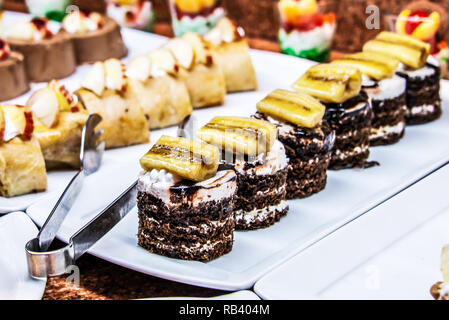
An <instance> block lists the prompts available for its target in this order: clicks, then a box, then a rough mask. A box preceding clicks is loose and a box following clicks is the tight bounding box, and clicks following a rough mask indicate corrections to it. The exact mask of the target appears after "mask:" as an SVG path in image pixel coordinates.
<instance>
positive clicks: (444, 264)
mask: <svg viewBox="0 0 449 320" xmlns="http://www.w3.org/2000/svg"><path fill="white" fill-rule="evenodd" d="M441 272H442V273H443V279H444V282H446V283H449V245H448V246H445V247H444V248H443V251H442V252H441Z"/></svg>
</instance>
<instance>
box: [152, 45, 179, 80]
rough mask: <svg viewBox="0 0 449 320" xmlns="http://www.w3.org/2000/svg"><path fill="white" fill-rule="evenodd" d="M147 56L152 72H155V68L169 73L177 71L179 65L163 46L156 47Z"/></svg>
mask: <svg viewBox="0 0 449 320" xmlns="http://www.w3.org/2000/svg"><path fill="white" fill-rule="evenodd" d="M148 56H149V58H150V60H151V63H152V65H153V71H154V72H153V74H156V73H157V69H160V70H163V71H165V72H167V73H170V74H176V73H178V71H179V66H178V64H177V63H176V60H175V57H174V56H173V54H172V53H171V51H170V50H168V49H165V48H161V49H157V50H154V51H152V52H150V53H149V55H148Z"/></svg>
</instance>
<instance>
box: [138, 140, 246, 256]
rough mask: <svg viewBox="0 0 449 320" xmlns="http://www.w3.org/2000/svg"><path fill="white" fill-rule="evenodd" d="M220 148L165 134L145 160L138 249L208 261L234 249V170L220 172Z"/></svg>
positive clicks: (140, 181)
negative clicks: (139, 247) (218, 169)
mask: <svg viewBox="0 0 449 320" xmlns="http://www.w3.org/2000/svg"><path fill="white" fill-rule="evenodd" d="M219 156H220V155H219V150H218V148H217V147H215V146H212V145H207V144H205V143H201V142H197V141H193V140H188V139H184V138H172V137H167V136H163V137H162V138H161V139H160V140H159V141H158V142H157V143H156V145H155V146H154V147H153V148H152V149H151V150H150V151H149V152H148V153H147V154H146V155H145V156H144V157H143V158H142V159H141V161H140V162H141V165H142V167H143V169H144V172H143V173H142V174H141V175H140V177H139V181H138V190H139V193H138V210H139V230H138V243H139V246H141V247H143V248H145V249H146V250H148V251H150V252H153V253H156V254H160V255H164V256H167V257H172V258H177V259H184V260H198V261H210V260H213V259H216V258H218V257H220V256H222V255H224V254H226V253H229V252H230V251H231V249H232V245H233V239H234V226H235V221H234V215H233V203H234V197H235V194H236V191H237V182H236V175H235V173H234V172H233V171H232V170H224V171H218V172H217V168H218V162H219Z"/></svg>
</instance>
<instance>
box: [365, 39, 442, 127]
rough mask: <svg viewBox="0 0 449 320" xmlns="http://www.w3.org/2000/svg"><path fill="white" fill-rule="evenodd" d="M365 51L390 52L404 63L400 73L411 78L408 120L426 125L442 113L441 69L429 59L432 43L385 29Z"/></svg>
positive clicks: (408, 78) (407, 91)
mask: <svg viewBox="0 0 449 320" xmlns="http://www.w3.org/2000/svg"><path fill="white" fill-rule="evenodd" d="M363 51H365V52H376V53H383V54H386V55H389V56H391V57H393V58H395V59H397V60H399V61H400V62H401V65H400V66H399V68H398V70H397V74H398V75H399V76H401V77H403V78H405V79H406V81H407V89H406V97H407V123H408V124H422V123H427V122H430V121H434V120H436V119H438V118H439V117H440V116H441V113H442V110H441V98H440V68H439V66H438V62H437V61H435V62H433V60H434V59H429V54H430V45H429V44H428V43H425V42H422V41H420V40H417V39H415V38H413V37H411V36H406V35H400V34H396V33H391V32H381V33H380V34H379V35H378V36H377V37H376V38H375V39H374V40H371V41H368V42H367V43H366V44H365V45H364V47H363Z"/></svg>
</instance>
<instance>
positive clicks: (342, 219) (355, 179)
mask: <svg viewBox="0 0 449 320" xmlns="http://www.w3.org/2000/svg"><path fill="white" fill-rule="evenodd" d="M256 56H257V54H256ZM272 59H273V60H274V59H275V58H274V57H273V58H272ZM255 62H256V66H257V68H260V65H259V63H260V61H259V58H256V59H255ZM278 70H279V68H278ZM274 74H275V73H273V75H274ZM285 78H287V77H285ZM293 78H295V77H293ZM280 82H282V81H280ZM288 83H290V82H288ZM275 87H276V86H275ZM284 87H287V86H284ZM445 89H447V84H446V83H444V89H443V90H445ZM259 97H260V94H259V93H253V94H240V95H235V96H232V97H231V96H230V97H229V99H228V104H227V107H222V108H215V109H208V110H201V111H199V112H196V117H197V118H198V119H200V121H204V122H205V121H207V119H210V117H212V116H213V115H216V114H238V115H245V114H246V115H249V114H252V113H253V112H254V111H255V107H254V104H255V102H256V101H257V99H258V98H259ZM230 102H233V103H235V105H232V104H231V105H229V103H230ZM444 107H445V110H446V108H447V107H448V103H447V102H445V106H444ZM448 121H449V114H448V113H447V112H445V113H444V115H443V117H442V118H441V119H439V120H438V121H435V122H433V123H431V124H427V125H423V126H415V127H411V128H409V129H408V131H407V134H406V136H405V137H404V139H403V140H402V141H401V142H399V143H398V144H396V145H394V146H389V147H377V148H373V149H372V156H371V159H373V160H374V159H375V160H377V161H379V162H380V164H381V165H380V166H379V167H374V168H370V169H366V170H344V171H337V172H329V180H328V185H327V187H326V189H325V190H324V191H323V192H321V193H319V194H318V195H315V196H313V197H311V198H308V199H304V200H295V201H290V203H289V204H290V213H289V214H288V215H287V216H286V217H285V218H283V219H282V220H281V222H279V223H278V224H276V225H274V226H273V227H271V228H269V229H266V230H259V231H253V232H236V235H235V243H234V248H233V250H232V252H231V253H230V254H228V255H225V256H223V257H221V258H219V259H217V260H215V261H212V262H209V263H199V262H188V261H180V260H175V259H169V258H165V257H162V256H158V255H154V254H150V253H148V252H146V251H145V250H143V249H141V248H139V247H138V246H137V237H136V233H137V225H138V219H137V210H136V209H134V210H133V211H132V212H130V213H129V214H128V216H127V217H126V218H125V219H124V220H123V221H121V222H120V223H119V224H118V225H117V226H116V227H115V228H114V229H113V230H112V231H111V232H110V233H108V234H107V235H106V236H105V237H104V238H103V239H102V240H101V241H99V242H98V243H97V244H96V245H95V246H94V247H93V248H92V249H91V250H90V253H92V254H94V255H96V256H98V257H100V258H103V259H105V260H108V261H111V262H113V263H117V264H119V265H122V266H125V267H128V268H131V269H133V270H137V271H140V272H144V273H147V274H151V275H154V276H158V277H162V278H165V279H169V280H174V281H179V282H184V283H188V284H192V285H199V286H205V287H211V288H217V289H224V290H240V289H248V288H251V287H252V286H253V285H254V283H255V282H256V281H257V280H258V279H260V278H261V277H262V276H263V275H264V274H266V273H267V272H269V271H270V270H272V269H273V268H275V267H277V266H279V265H280V264H281V263H283V262H285V261H287V260H288V259H289V258H291V257H293V256H294V255H296V254H298V253H299V252H301V251H302V250H304V249H306V248H307V247H309V246H310V245H312V244H313V243H316V242H317V241H319V240H321V239H322V238H323V237H325V236H327V235H329V234H330V233H332V232H333V231H335V230H337V229H338V228H340V227H342V226H343V225H345V224H347V223H348V222H350V221H352V220H353V219H355V218H357V217H358V216H360V215H362V214H364V213H366V212H367V211H368V210H370V209H372V208H373V207H375V206H377V205H378V204H380V203H382V202H383V201H385V200H387V199H389V198H390V197H392V196H393V195H395V194H396V193H398V192H400V191H401V190H403V189H404V188H406V187H408V186H410V185H411V184H413V183H414V182H416V181H418V180H419V179H421V178H422V177H424V176H425V175H427V174H428V173H430V172H432V171H433V170H435V169H437V168H439V167H440V166H441V165H443V164H445V163H447V162H448V161H449V145H448V143H447V141H449V140H448V139H449V129H448V127H447V124H448ZM171 133H172V134H174V130H173V129H171ZM155 135H156V134H154V135H153V137H154V136H155ZM115 152H116V155H117V157H119V158H120V159H121V160H122V162H120V161H118V160H119V159H116V160H117V163H114V164H113V165H105V166H103V167H102V169H101V170H100V171H99V172H98V173H97V174H95V175H93V176H91V177H89V178H88V180H87V181H86V186H85V188H84V190H83V191H82V193H81V195H80V198H79V200H78V201H77V203H76V204H75V206H74V208H73V209H72V211H71V213H69V216H68V218H67V220H66V221H65V222H64V225H63V228H62V229H61V231H60V232H59V234H58V236H59V237H60V238H61V239H62V240H64V241H67V240H68V239H69V237H70V235H71V234H73V233H74V232H75V231H76V230H78V229H79V228H80V227H81V226H83V225H84V224H85V223H87V222H88V221H89V219H91V218H93V217H94V216H95V215H96V214H97V213H98V211H99V210H100V209H101V208H102V207H105V206H106V204H107V203H108V202H111V201H112V200H113V199H114V197H116V196H118V195H119V194H120V193H121V192H122V191H123V190H124V189H125V188H126V187H127V186H128V185H130V184H131V183H132V181H134V180H135V178H136V175H137V173H138V171H139V168H138V164H137V158H135V159H134V161H131V159H130V157H129V155H128V152H127V149H123V150H121V151H119V150H115ZM55 202H56V198H55V197H50V198H48V199H45V200H42V201H40V202H38V203H36V204H35V205H33V206H31V207H30V208H29V209H28V210H27V213H28V214H29V215H30V216H31V217H32V218H33V220H35V221H36V222H37V223H38V224H40V225H41V224H42V223H43V222H44V221H45V219H46V217H47V215H48V213H49V211H50V209H51V208H52V206H53V205H54V203H55Z"/></svg>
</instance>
